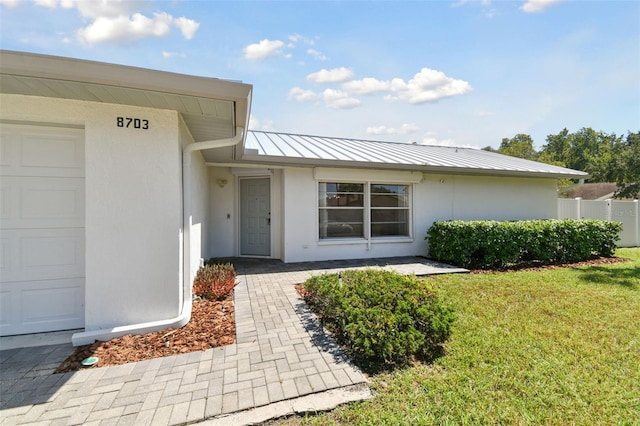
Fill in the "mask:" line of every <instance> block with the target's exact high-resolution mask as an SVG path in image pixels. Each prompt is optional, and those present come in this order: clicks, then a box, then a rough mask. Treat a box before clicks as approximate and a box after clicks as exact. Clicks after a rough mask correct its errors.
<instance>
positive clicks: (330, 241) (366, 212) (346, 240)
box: [315, 178, 414, 245]
mask: <svg viewBox="0 0 640 426" xmlns="http://www.w3.org/2000/svg"><path fill="white" fill-rule="evenodd" d="M321 183H357V184H362V185H364V209H363V227H364V229H363V234H364V237H326V238H321V237H320V209H321V208H322V207H321V206H320V197H319V196H316V221H315V227H316V241H317V243H318V245H334V244H354V243H355V244H357V243H367V244H372V243H373V244H375V243H410V242H413V240H414V238H413V235H414V232H413V222H414V220H413V214H414V213H413V193H414V182H406V181H405V182H402V181H400V182H398V181H391V182H387V181H385V180H384V179H375V180H352V179H344V178H336V179H331V178H325V179H321V180H317V182H316V194H320V184H321ZM372 184H373V185H404V186H407V188H408V192H409V193H408V195H407V204H408V205H407V209H408V214H407V216H408V217H407V221H408V224H407V227H408V235H387V236H380V237H372V235H371V210H372V208H371V185H372Z"/></svg>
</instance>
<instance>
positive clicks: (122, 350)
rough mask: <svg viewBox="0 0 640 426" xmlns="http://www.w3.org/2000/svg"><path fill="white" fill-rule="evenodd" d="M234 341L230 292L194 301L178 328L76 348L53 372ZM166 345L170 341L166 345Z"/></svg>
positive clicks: (220, 344)
mask: <svg viewBox="0 0 640 426" xmlns="http://www.w3.org/2000/svg"><path fill="white" fill-rule="evenodd" d="M235 340H236V326H235V317H234V306H233V292H231V293H230V294H229V295H228V296H227V297H226V299H224V300H222V301H219V302H218V301H210V300H205V299H202V300H198V301H194V302H193V308H192V313H191V320H190V321H189V323H187V325H185V326H184V327H182V328H179V329H168V330H161V331H156V332H153V333H149V334H144V335H137V336H134V335H127V336H123V337H119V338H117V339H113V340H110V341H108V342H95V343H94V344H92V345H86V346H79V347H78V348H76V350H75V351H74V353H73V354H72V355H71V356H69V357H68V358H67V359H66V360H64V361H63V362H62V364H60V366H59V367H58V368H57V369H56V371H55V373H66V372H67V371H76V370H80V369H85V368H97V367H105V366H107V365H119V364H126V363H129V362H136V361H143V360H147V359H153V358H159V357H165V356H171V355H178V354H184V353H187V352H195V351H204V350H207V349H211V348H215V347H219V346H225V345H230V344H232V343H234V342H235ZM165 342H169V344H168V346H166V343H165ZM92 356H95V357H98V358H100V361H99V362H98V363H97V364H94V365H93V366H91V367H84V366H82V364H81V362H82V360H83V359H85V358H88V357H92Z"/></svg>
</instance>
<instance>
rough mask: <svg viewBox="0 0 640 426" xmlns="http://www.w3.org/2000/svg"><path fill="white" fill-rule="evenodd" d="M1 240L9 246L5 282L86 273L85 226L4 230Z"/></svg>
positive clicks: (73, 275)
mask: <svg viewBox="0 0 640 426" xmlns="http://www.w3.org/2000/svg"><path fill="white" fill-rule="evenodd" d="M2 240H3V246H6V247H7V255H6V256H5V257H6V259H3V265H2V266H3V272H2V281H3V282H12V281H28V280H42V279H47V278H48V279H59V278H76V277H83V276H84V275H85V265H84V248H85V247H84V229H82V228H72V229H14V230H4V231H2ZM5 241H6V242H5ZM3 251H4V250H3Z"/></svg>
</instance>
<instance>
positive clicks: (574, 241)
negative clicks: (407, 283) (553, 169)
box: [426, 219, 622, 269]
mask: <svg viewBox="0 0 640 426" xmlns="http://www.w3.org/2000/svg"><path fill="white" fill-rule="evenodd" d="M621 230H622V224H620V223H618V222H607V221H604V220H592V219H583V220H574V219H566V220H524V221H515V222H496V221H466V222H465V221H461V220H454V221H447V222H434V224H433V226H431V228H429V230H428V231H427V237H426V239H427V240H428V241H429V255H430V256H431V257H432V258H434V259H436V260H439V261H442V262H447V263H453V264H455V265H460V266H464V267H467V268H483V269H494V268H505V267H508V266H514V265H520V264H528V263H541V264H553V263H565V262H578V261H583V260H588V259H591V258H593V257H600V256H605V257H611V256H613V253H614V251H615V249H616V245H615V243H616V241H617V240H618V239H619V238H620V237H619V233H620V231H621Z"/></svg>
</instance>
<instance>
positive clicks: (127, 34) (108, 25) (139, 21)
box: [2, 0, 200, 45]
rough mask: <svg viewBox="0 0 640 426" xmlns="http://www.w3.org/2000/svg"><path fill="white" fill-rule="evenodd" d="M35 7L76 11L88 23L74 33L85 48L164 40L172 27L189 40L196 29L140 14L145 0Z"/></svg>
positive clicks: (61, 1)
mask: <svg viewBox="0 0 640 426" xmlns="http://www.w3.org/2000/svg"><path fill="white" fill-rule="evenodd" d="M2 1H5V0H2ZM35 4H36V5H38V6H41V7H47V8H51V9H55V8H58V7H61V8H63V9H77V10H78V12H79V13H80V15H81V16H82V17H83V18H87V20H89V21H91V22H90V23H89V24H88V25H87V26H86V27H83V28H79V29H78V30H77V31H76V36H77V38H78V40H79V41H80V42H82V43H85V44H89V45H90V44H94V43H109V42H113V43H119V44H129V43H132V42H135V41H137V40H140V39H143V38H149V37H164V36H166V35H168V34H169V33H171V30H172V28H173V27H176V28H178V29H179V30H180V32H181V33H182V36H183V37H184V38H185V39H187V40H191V39H192V38H193V36H194V35H195V33H196V31H197V30H198V28H199V27H200V24H199V23H198V22H196V21H194V20H193V19H189V18H186V17H184V16H183V17H180V18H174V17H173V16H172V15H170V14H168V13H166V12H161V11H158V12H155V13H153V14H152V15H151V16H147V15H144V14H143V13H141V12H140V10H141V9H144V8H148V7H151V6H153V3H151V2H148V1H140V2H137V1H136V2H132V1H123V0H116V1H107V0H103V1H88V0H35ZM154 7H155V6H154Z"/></svg>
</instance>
